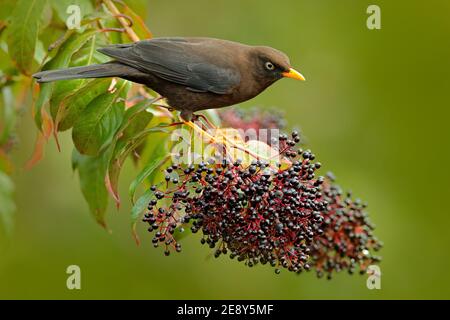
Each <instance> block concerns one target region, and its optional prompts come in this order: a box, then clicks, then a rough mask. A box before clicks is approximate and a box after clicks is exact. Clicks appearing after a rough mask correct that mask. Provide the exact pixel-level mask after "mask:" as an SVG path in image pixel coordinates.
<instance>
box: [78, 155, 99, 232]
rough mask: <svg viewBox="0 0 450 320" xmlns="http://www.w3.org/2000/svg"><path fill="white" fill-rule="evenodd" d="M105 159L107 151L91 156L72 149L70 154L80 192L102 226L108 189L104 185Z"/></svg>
mask: <svg viewBox="0 0 450 320" xmlns="http://www.w3.org/2000/svg"><path fill="white" fill-rule="evenodd" d="M107 159H108V154H107V153H103V154H101V155H99V156H96V157H91V156H85V155H82V154H80V153H79V152H78V151H77V150H76V149H74V150H73V154H72V167H73V168H74V169H76V170H78V175H79V178H80V187H81V192H82V193H83V196H84V199H85V200H86V201H87V203H88V205H89V209H90V211H91V213H92V215H93V216H94V218H95V220H96V221H97V222H98V223H99V224H100V225H102V226H103V227H106V222H105V214H106V208H107V206H108V191H107V190H106V187H105V173H106V166H107V162H108V161H107Z"/></svg>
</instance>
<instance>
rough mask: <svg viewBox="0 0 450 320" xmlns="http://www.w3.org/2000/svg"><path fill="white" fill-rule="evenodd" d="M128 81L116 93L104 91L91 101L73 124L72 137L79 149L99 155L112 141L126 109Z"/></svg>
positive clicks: (85, 152) (123, 82)
mask: <svg viewBox="0 0 450 320" xmlns="http://www.w3.org/2000/svg"><path fill="white" fill-rule="evenodd" d="M126 84H127V81H122V82H121V84H120V85H119V88H118V89H117V90H116V91H115V92H114V93H109V92H107V93H104V94H102V95H100V96H98V97H97V98H95V99H94V100H92V101H91V103H89V105H88V106H87V107H86V110H85V111H84V112H83V113H82V114H81V115H80V117H79V118H78V119H77V121H76V122H75V124H74V126H73V131H72V139H73V142H74V144H75V147H76V148H77V150H78V151H79V152H80V153H82V154H86V155H97V154H98V153H99V152H100V150H101V149H102V148H103V147H104V146H105V145H106V144H107V143H108V142H110V141H111V139H112V138H113V135H114V133H115V132H116V130H117V128H118V127H119V126H120V124H121V122H122V117H123V114H124V111H125V106H124V103H123V101H118V98H119V97H120V95H121V94H123V92H124V91H126V90H124V89H125V87H126Z"/></svg>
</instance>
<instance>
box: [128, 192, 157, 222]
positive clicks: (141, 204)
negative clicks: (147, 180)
mask: <svg viewBox="0 0 450 320" xmlns="http://www.w3.org/2000/svg"><path fill="white" fill-rule="evenodd" d="M153 197H154V195H153V191H151V190H150V189H148V190H147V191H145V192H144V194H143V195H142V196H140V197H139V199H138V200H137V201H136V203H135V204H134V206H133V208H132V209H131V225H132V227H133V230H134V228H135V225H136V222H137V220H138V219H139V216H140V215H141V214H142V212H143V211H144V210H145V209H146V208H147V207H148V203H149V202H150V200H152V198H153Z"/></svg>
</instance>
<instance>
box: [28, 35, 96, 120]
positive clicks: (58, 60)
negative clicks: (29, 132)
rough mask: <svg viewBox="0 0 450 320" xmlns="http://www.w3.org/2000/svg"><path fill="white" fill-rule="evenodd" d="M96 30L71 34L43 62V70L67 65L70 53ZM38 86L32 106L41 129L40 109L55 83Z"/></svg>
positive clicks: (51, 92) (45, 103) (45, 105)
mask: <svg viewBox="0 0 450 320" xmlns="http://www.w3.org/2000/svg"><path fill="white" fill-rule="evenodd" d="M97 32H98V31H97V30H89V31H86V32H84V33H82V34H78V33H74V34H72V35H71V36H70V38H69V39H68V40H66V41H65V42H64V44H63V45H62V46H61V48H60V49H59V50H58V53H57V55H56V56H55V57H54V58H53V59H52V60H50V61H49V62H48V63H46V64H45V66H44V68H43V70H51V69H61V68H66V67H68V65H69V63H70V59H71V57H72V55H73V54H74V53H75V52H77V51H78V50H79V49H80V48H81V47H82V46H83V45H84V44H85V43H86V42H87V41H88V40H89V39H90V38H91V37H92V36H94V34H95V33H97ZM40 86H41V91H40V94H39V97H38V99H37V101H36V104H35V108H34V110H35V112H34V120H35V122H36V125H37V127H38V128H39V129H41V127H42V109H43V108H47V107H48V106H49V104H50V99H51V97H52V94H53V89H54V86H55V83H54V82H50V83H42V84H41V85H40Z"/></svg>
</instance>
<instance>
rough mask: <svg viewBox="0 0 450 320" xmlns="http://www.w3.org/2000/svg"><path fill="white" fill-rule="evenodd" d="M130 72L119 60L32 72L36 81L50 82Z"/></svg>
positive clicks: (103, 76) (114, 75)
mask: <svg viewBox="0 0 450 320" xmlns="http://www.w3.org/2000/svg"><path fill="white" fill-rule="evenodd" d="M129 72H130V67H128V66H126V65H123V64H121V63H119V62H115V61H113V62H107V63H102V64H94V65H90V66H85V67H74V68H68V69H60V70H48V71H41V72H38V73H35V74H33V77H34V78H36V79H37V82H51V81H58V80H70V79H88V78H107V77H120V76H122V75H124V74H127V73H129Z"/></svg>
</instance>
